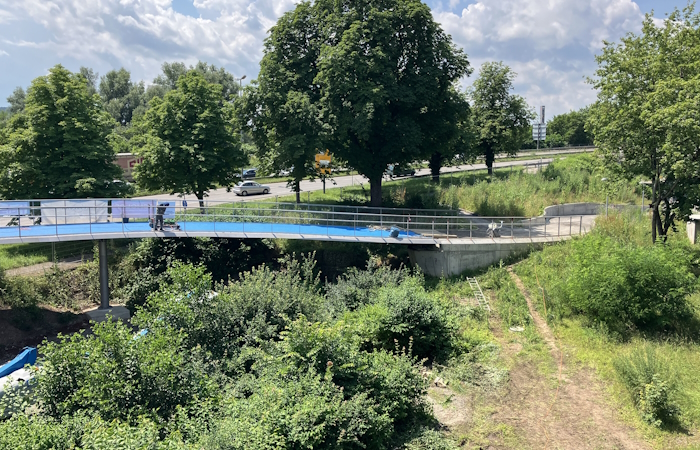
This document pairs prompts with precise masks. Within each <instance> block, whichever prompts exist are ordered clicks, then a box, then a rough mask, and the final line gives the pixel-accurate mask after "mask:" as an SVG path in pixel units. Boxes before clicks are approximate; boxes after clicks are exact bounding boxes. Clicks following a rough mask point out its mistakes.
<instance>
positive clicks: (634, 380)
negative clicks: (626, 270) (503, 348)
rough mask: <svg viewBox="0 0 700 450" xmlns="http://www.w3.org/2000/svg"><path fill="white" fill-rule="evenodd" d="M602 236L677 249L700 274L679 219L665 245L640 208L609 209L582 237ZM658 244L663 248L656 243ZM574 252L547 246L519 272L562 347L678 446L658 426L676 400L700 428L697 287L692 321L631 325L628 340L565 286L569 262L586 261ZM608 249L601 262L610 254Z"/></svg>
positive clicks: (683, 418) (628, 411) (656, 435)
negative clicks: (655, 239) (645, 328)
mask: <svg viewBox="0 0 700 450" xmlns="http://www.w3.org/2000/svg"><path fill="white" fill-rule="evenodd" d="M599 238H605V239H609V240H611V241H613V242H616V246H620V247H625V248H629V249H631V250H635V249H636V250H635V251H636V252H637V253H640V254H642V255H645V254H646V253H647V251H648V252H657V251H663V252H669V254H670V252H679V253H680V254H683V255H682V256H683V257H682V258H679V259H678V260H677V264H679V265H681V264H683V265H687V264H688V263H690V268H691V270H692V271H693V272H694V273H698V261H699V260H700V258H699V257H698V255H699V254H700V251H699V250H698V249H697V248H696V247H695V246H692V245H690V244H689V243H688V239H687V237H686V236H685V229H684V226H683V224H679V227H678V231H677V232H671V234H670V235H669V237H668V241H667V242H666V243H665V244H655V245H654V244H652V242H651V232H650V218H649V217H648V216H647V215H646V214H645V215H641V214H640V213H639V211H628V212H627V213H624V214H617V213H616V214H610V215H609V217H607V218H605V217H599V218H598V219H597V220H596V227H595V228H594V231H593V232H592V234H591V235H590V236H585V237H582V238H577V239H576V240H577V241H580V240H588V239H599ZM660 246H663V247H665V248H656V247H660ZM579 247H580V246H579ZM640 250H644V251H641V252H640ZM576 252H577V245H576V243H575V242H565V243H560V244H557V245H552V246H548V247H545V248H544V249H543V250H542V251H538V252H534V253H532V254H531V255H530V256H529V257H528V258H527V259H526V260H524V261H523V262H522V263H520V264H518V265H517V266H516V268H515V270H516V272H517V273H518V275H520V277H521V278H522V280H523V282H524V283H525V285H526V286H527V287H528V289H529V290H530V292H533V293H534V292H537V293H538V294H537V295H533V300H534V302H535V303H536V306H537V308H538V310H539V311H540V312H541V313H542V312H543V310H544V304H545V302H546V310H547V315H548V322H549V323H550V325H551V326H553V327H554V328H555V332H556V334H557V335H558V336H559V338H560V339H561V340H562V343H563V345H565V346H566V348H567V349H570V350H571V352H572V355H573V357H574V358H576V359H578V360H579V361H580V362H582V363H584V364H585V365H588V366H592V367H594V368H595V369H596V371H597V372H598V374H599V375H600V376H601V377H602V378H603V379H604V380H605V382H606V385H607V387H608V392H609V393H610V394H611V395H612V396H613V398H614V401H615V403H616V404H617V405H619V406H620V407H621V410H622V411H623V413H624V414H625V416H626V417H627V418H628V419H629V420H630V421H631V422H634V423H636V424H637V425H638V426H639V427H642V428H644V429H645V430H646V432H647V433H649V436H651V437H652V439H653V440H654V441H656V444H657V446H658V447H659V448H678V447H677V446H676V445H675V444H672V442H673V440H674V439H675V437H674V435H673V434H672V433H675V432H674V431H673V430H674V429H675V428H673V427H671V428H670V429H669V428H665V429H663V430H659V429H657V426H658V425H659V424H660V422H674V421H675V420H676V417H675V416H676V411H675V409H674V408H672V407H671V406H672V405H673V404H675V405H677V406H678V407H679V409H680V415H679V416H678V417H679V420H680V423H681V424H682V425H683V426H685V427H687V428H689V429H691V431H692V432H695V431H696V430H697V429H698V427H700V385H699V384H698V383H697V367H698V364H700V337H699V336H698V332H697V331H698V330H697V324H698V321H699V320H700V292H699V291H697V287H696V288H695V289H696V290H695V292H694V293H693V294H691V295H689V296H687V297H686V299H685V300H686V302H687V304H688V307H689V310H690V311H691V312H692V314H693V315H694V318H691V319H690V320H688V321H687V322H686V325H683V327H682V329H678V328H673V327H670V328H668V329H667V330H662V331H655V332H652V333H647V332H637V331H635V330H634V329H630V330H629V332H628V333H626V334H627V338H625V339H621V334H620V333H615V332H611V331H610V327H607V326H599V325H598V324H597V323H596V322H594V321H591V320H590V319H589V318H586V317H584V315H583V314H584V313H581V312H577V311H576V310H575V309H574V308H572V304H571V303H570V300H569V297H570V295H569V294H570V292H567V289H566V286H567V277H569V276H572V274H571V271H570V269H571V267H572V266H573V265H575V264H576V262H575V261H576V259H577V258H581V255H580V254H577V253H576ZM602 253H605V252H602ZM602 253H601V255H600V259H604V258H606V257H607V256H605V255H603V254H602ZM660 270H661V269H660ZM632 275H635V274H632ZM648 275H649V276H651V277H655V276H656V275H654V272H653V271H648ZM610 282H612V278H604V279H603V280H598V281H597V282H596V283H593V284H594V286H590V287H589V288H587V290H591V291H592V292H597V291H598V290H599V289H603V288H604V286H603V284H604V283H610ZM628 283H635V277H634V276H632V277H631V278H630V279H629V280H628ZM651 283H652V284H654V283H655V281H653V280H652V281H651ZM630 289H632V286H631V287H630ZM652 290H653V289H652ZM649 295H651V293H650V294H649ZM639 349H643V350H639ZM649 355H651V356H649ZM659 365H661V366H663V367H662V368H660V367H659ZM662 369H663V370H662ZM655 374H657V378H656V379H654V377H653V375H655ZM666 406H669V408H670V409H668V408H666ZM655 408H656V409H655ZM671 413H672V414H671ZM669 430H670V431H669Z"/></svg>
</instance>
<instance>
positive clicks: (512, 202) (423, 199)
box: [279, 154, 641, 216]
mask: <svg viewBox="0 0 700 450" xmlns="http://www.w3.org/2000/svg"><path fill="white" fill-rule="evenodd" d="M604 177H605V174H604V173H603V172H602V169H600V168H599V166H598V164H597V160H596V159H595V157H594V156H593V155H590V154H583V155H573V156H566V157H562V158H558V159H556V160H555V161H554V162H552V163H551V164H550V165H549V166H547V168H546V169H544V170H543V171H542V172H540V173H533V174H531V173H525V172H524V171H523V168H522V167H513V168H510V169H507V170H504V169H501V170H498V171H496V172H495V174H494V175H492V176H489V175H487V173H486V171H473V172H458V173H450V174H444V175H442V176H441V177H440V182H439V183H434V182H432V181H431V179H430V178H429V177H422V178H407V179H401V180H395V181H387V182H384V183H383V185H382V201H383V204H384V206H386V207H401V208H445V209H447V208H449V209H463V210H467V211H471V212H474V213H476V214H479V215H482V216H537V215H540V214H542V212H543V211H544V208H545V207H547V206H550V205H557V204H562V203H574V202H600V203H603V202H605V197H606V193H607V194H608V196H609V201H610V202H611V203H624V204H635V203H637V204H638V203H639V201H640V198H641V191H640V188H639V186H638V185H637V184H636V183H635V182H632V183H630V182H626V181H623V180H621V181H608V182H603V181H602V180H601V179H602V178H604ZM279 200H280V201H294V196H293V195H289V196H284V197H280V199H279ZM301 200H302V202H306V201H307V200H308V201H310V202H311V203H328V204H346V205H366V204H368V203H369V185H367V184H364V185H362V186H360V185H356V186H353V187H345V188H342V189H341V188H333V189H328V190H327V191H326V193H325V194H324V193H322V192H320V191H316V192H312V193H302V196H301Z"/></svg>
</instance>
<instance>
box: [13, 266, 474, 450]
mask: <svg viewBox="0 0 700 450" xmlns="http://www.w3.org/2000/svg"><path fill="white" fill-rule="evenodd" d="M424 284H425V282H424V280H423V279H422V277H421V276H419V275H413V274H411V273H410V272H409V271H407V270H405V269H402V270H391V269H388V268H370V269H368V270H366V271H359V270H352V271H350V272H349V273H348V274H347V275H344V276H342V277H340V278H339V279H338V281H337V283H333V284H329V285H325V286H324V285H323V284H322V283H320V280H319V278H318V274H317V273H315V270H314V267H313V262H312V260H310V259H302V260H300V261H297V260H294V259H292V258H287V259H286V260H285V261H284V262H283V263H282V266H281V270H279V271H275V270H271V269H269V268H267V267H264V266H263V267H261V268H259V269H255V270H253V271H250V272H247V273H244V274H242V276H241V278H240V279H239V280H238V281H232V282H230V283H229V284H227V285H223V284H218V285H216V286H215V285H214V283H213V282H212V276H211V275H210V274H208V273H207V272H206V270H205V268H204V267H202V266H199V267H195V266H191V265H184V264H182V263H179V262H177V263H173V265H172V267H171V268H170V269H169V270H168V271H167V279H164V280H163V282H162V283H161V284H160V286H159V287H158V288H157V289H155V290H154V291H153V292H152V294H151V295H150V296H149V297H148V300H147V302H146V303H145V304H144V305H143V306H142V307H137V308H136V314H135V316H134V318H133V321H132V323H133V324H134V325H136V326H137V327H139V328H141V329H143V330H148V331H143V332H138V331H134V329H133V328H131V327H129V326H127V325H124V324H121V323H111V322H107V323H103V324H99V325H96V326H94V327H93V330H92V334H90V335H89V336H85V335H82V334H73V335H70V336H65V337H63V338H61V339H60V340H59V341H58V342H55V343H47V344H45V345H43V346H42V347H41V349H40V351H41V353H42V355H43V360H42V362H43V370H42V372H41V373H40V375H39V377H38V382H37V384H36V387H35V389H34V391H33V392H34V394H33V395H35V397H34V399H35V400H36V401H37V403H36V405H37V406H38V408H37V409H31V410H27V412H26V413H21V414H17V415H15V416H14V417H13V418H12V419H10V420H8V421H5V422H3V423H0V448H2V449H4V448H13V449H22V448H47V449H48V448H58V449H61V448H74V447H81V448H137V447H138V448H141V447H143V446H147V447H148V448H207V449H217V448H220V449H239V448H240V449H243V448H245V449H263V448H265V449H267V448H318V449H322V448H329V449H331V448H373V449H382V448H387V449H388V448H406V449H418V448H421V449H422V448H427V449H447V448H453V443H452V442H451V441H450V440H449V439H447V438H445V437H444V436H443V434H442V433H440V432H439V431H438V430H437V428H436V427H435V425H436V423H435V421H434V419H433V417H432V412H431V408H430V407H429V406H428V404H427V403H426V400H425V392H426V388H427V383H428V379H429V377H428V376H427V375H426V374H425V373H423V372H424V367H425V365H426V364H442V365H446V366H452V367H458V366H459V365H462V366H463V367H464V368H463V369H461V372H464V373H467V372H469V370H467V367H468V366H469V365H470V364H471V361H470V360H469V358H468V357H466V355H468V354H470V353H472V352H476V351H477V350H476V349H477V347H479V346H480V345H482V344H484V343H485V342H484V341H485V335H484V332H483V324H484V321H483V319H484V317H483V315H481V314H480V313H479V312H478V311H476V310H473V309H471V308H467V307H464V306H462V305H460V304H459V302H457V301H456V300H455V299H453V298H451V297H450V296H449V295H446V294H443V293H441V292H440V291H436V292H429V291H426V289H425V288H424ZM212 290H215V291H216V292H218V295H212V293H211V292H212ZM480 330H481V331H480ZM486 337H487V336H486ZM458 372H459V371H458ZM125 442H126V443H128V445H127V444H124V443H125Z"/></svg>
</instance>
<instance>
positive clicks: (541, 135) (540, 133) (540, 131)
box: [532, 123, 547, 141]
mask: <svg viewBox="0 0 700 450" xmlns="http://www.w3.org/2000/svg"><path fill="white" fill-rule="evenodd" d="M545 139H547V124H546V123H533V124H532V140H533V141H544V140H545Z"/></svg>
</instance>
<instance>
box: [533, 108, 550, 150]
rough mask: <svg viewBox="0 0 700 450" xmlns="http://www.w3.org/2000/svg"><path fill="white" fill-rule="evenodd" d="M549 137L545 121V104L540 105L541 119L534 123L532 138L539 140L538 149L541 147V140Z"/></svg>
mask: <svg viewBox="0 0 700 450" xmlns="http://www.w3.org/2000/svg"><path fill="white" fill-rule="evenodd" d="M546 138H547V124H546V123H545V121H544V105H543V106H542V107H540V121H539V122H538V123H534V124H532V140H534V141H537V150H539V149H540V141H544V140H545V139H546Z"/></svg>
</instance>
